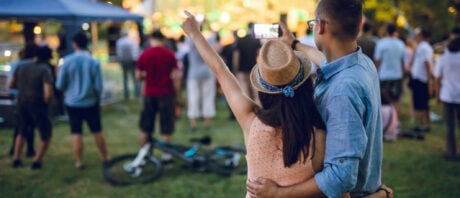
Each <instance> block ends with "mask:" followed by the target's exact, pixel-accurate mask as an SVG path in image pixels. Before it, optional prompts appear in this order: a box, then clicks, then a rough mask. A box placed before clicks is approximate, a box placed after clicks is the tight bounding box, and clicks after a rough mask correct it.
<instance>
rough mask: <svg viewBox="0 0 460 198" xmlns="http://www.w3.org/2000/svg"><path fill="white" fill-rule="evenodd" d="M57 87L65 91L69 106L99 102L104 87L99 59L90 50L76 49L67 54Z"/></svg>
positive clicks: (88, 105)
mask: <svg viewBox="0 0 460 198" xmlns="http://www.w3.org/2000/svg"><path fill="white" fill-rule="evenodd" d="M56 87H57V88H58V89H59V90H61V91H63V92H64V103H65V104H66V105H67V106H70V107H90V106H93V105H95V104H97V103H98V102H99V99H100V96H101V93H102V88H103V84H102V72H101V66H100V63H99V61H97V60H96V59H95V58H93V57H92V56H91V54H90V53H89V52H88V51H76V52H74V53H72V54H70V55H68V56H66V57H65V58H64V63H63V64H62V65H61V66H60V67H59V75H58V77H57V80H56Z"/></svg>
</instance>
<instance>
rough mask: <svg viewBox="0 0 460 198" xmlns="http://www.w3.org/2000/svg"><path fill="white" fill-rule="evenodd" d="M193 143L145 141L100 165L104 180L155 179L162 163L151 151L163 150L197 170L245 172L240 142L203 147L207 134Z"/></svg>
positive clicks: (118, 182)
mask: <svg viewBox="0 0 460 198" xmlns="http://www.w3.org/2000/svg"><path fill="white" fill-rule="evenodd" d="M191 142H194V144H193V145H192V146H186V145H181V144H175V143H166V142H163V141H160V140H157V139H153V140H152V141H151V142H149V143H147V144H145V145H144V146H143V147H142V148H141V149H140V150H139V152H138V153H137V154H124V155H120V156H117V157H114V158H113V159H112V160H110V161H109V162H108V163H107V164H106V165H105V166H104V168H103V174H104V177H105V179H106V180H107V181H109V182H110V183H111V184H113V185H129V184H135V183H148V182H152V181H154V180H155V179H158V178H159V177H160V175H161V173H162V168H163V164H162V163H161V161H160V160H159V159H158V158H157V157H156V156H155V155H154V154H153V151H155V152H157V151H159V150H160V151H162V152H165V153H169V154H171V155H172V156H173V157H174V159H178V160H179V161H181V162H183V164H184V165H185V166H186V167H188V168H191V169H192V170H196V171H203V172H214V173H217V174H219V175H223V176H230V175H232V174H246V172H247V166H246V157H245V155H246V149H245V148H244V147H242V146H237V145H228V146H218V147H216V148H212V149H203V148H202V145H209V144H210V143H211V138H210V137H207V136H206V137H203V138H198V139H191Z"/></svg>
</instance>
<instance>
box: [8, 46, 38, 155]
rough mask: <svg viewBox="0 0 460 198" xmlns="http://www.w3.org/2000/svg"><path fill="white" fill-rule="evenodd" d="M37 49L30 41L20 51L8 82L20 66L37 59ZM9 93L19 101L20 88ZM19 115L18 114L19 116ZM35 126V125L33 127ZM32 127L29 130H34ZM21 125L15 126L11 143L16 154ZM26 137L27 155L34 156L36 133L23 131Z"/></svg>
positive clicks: (12, 151)
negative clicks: (15, 149)
mask: <svg viewBox="0 0 460 198" xmlns="http://www.w3.org/2000/svg"><path fill="white" fill-rule="evenodd" d="M37 50H38V46H37V45H36V44H35V43H29V44H27V45H26V46H25V47H24V48H23V49H21V51H19V60H17V61H15V62H13V63H11V70H10V72H9V73H8V82H9V81H10V80H11V78H12V77H13V75H14V72H15V71H16V69H17V68H18V67H20V66H21V65H27V64H31V63H33V62H34V61H35V60H34V59H35V57H36V56H37ZM9 93H10V94H11V95H12V96H13V98H15V101H16V103H17V95H18V90H17V89H15V88H10V89H9ZM17 116H18V115H16V117H17ZM32 128H33V127H32ZM32 128H30V129H29V130H33V129H32ZM18 130H19V126H16V127H14V134H13V143H12V145H11V149H10V155H11V156H13V155H14V148H15V145H16V138H17V137H18V134H19V131H18ZM22 134H23V136H24V138H25V139H26V143H27V152H26V156H27V157H33V156H35V149H34V133H33V131H32V132H27V133H22Z"/></svg>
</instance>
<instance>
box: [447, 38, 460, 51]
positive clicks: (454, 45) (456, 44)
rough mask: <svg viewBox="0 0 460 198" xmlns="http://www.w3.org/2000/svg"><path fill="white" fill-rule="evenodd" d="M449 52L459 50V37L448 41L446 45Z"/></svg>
mask: <svg viewBox="0 0 460 198" xmlns="http://www.w3.org/2000/svg"><path fill="white" fill-rule="evenodd" d="M447 49H449V51H450V52H454V53H455V52H459V51H460V37H457V38H455V39H454V40H452V41H450V43H449V45H448V46H447Z"/></svg>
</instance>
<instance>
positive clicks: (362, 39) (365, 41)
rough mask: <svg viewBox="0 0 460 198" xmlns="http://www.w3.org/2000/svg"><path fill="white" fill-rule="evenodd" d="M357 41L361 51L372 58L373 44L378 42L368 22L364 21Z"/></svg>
mask: <svg viewBox="0 0 460 198" xmlns="http://www.w3.org/2000/svg"><path fill="white" fill-rule="evenodd" d="M357 42H358V45H359V46H360V47H361V50H362V51H363V53H364V54H366V55H367V56H368V57H369V58H371V59H372V58H373V57H374V53H375V45H376V44H377V42H378V38H377V37H375V36H374V35H372V25H371V24H370V23H369V22H364V24H363V26H362V28H361V33H360V36H359V37H358V40H357Z"/></svg>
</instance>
